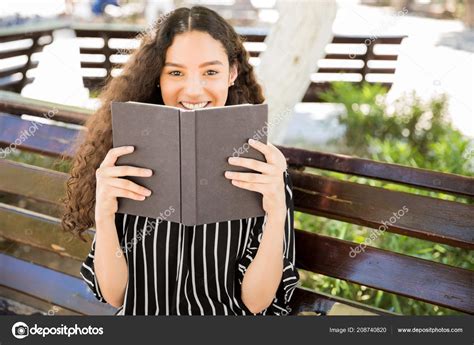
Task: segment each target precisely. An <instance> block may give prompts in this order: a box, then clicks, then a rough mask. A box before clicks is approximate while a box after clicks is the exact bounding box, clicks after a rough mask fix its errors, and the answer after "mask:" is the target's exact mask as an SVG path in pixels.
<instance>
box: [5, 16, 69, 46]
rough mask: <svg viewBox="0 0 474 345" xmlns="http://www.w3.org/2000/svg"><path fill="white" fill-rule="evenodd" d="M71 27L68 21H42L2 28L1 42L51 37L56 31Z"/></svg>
mask: <svg viewBox="0 0 474 345" xmlns="http://www.w3.org/2000/svg"><path fill="white" fill-rule="evenodd" d="M68 26H69V21H68V20H42V21H39V22H38V23H33V24H32V23H29V24H21V25H12V26H9V27H3V28H0V42H2V43H3V42H10V41H16V40H19V39H25V38H31V37H41V36H43V35H51V34H52V32H53V31H54V30H57V29H63V28H66V27H68Z"/></svg>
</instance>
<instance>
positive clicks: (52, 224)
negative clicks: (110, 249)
mask: <svg viewBox="0 0 474 345" xmlns="http://www.w3.org/2000/svg"><path fill="white" fill-rule="evenodd" d="M0 235H1V236H3V237H5V238H7V239H8V240H11V241H14V242H19V243H24V244H27V245H30V246H32V247H37V248H41V249H44V250H48V251H51V252H55V253H57V254H60V255H63V256H68V257H71V258H73V259H76V260H84V259H85V257H86V256H87V255H88V254H89V251H90V248H91V243H92V237H93V231H92V230H89V231H87V232H86V233H84V237H85V238H86V240H87V241H86V242H83V241H81V240H80V239H79V238H77V237H75V236H73V235H72V234H70V233H66V232H64V231H63V230H62V229H61V226H60V221H59V219H57V218H54V217H50V216H47V215H43V214H40V213H36V212H33V211H29V210H25V209H22V208H19V207H16V206H11V205H7V204H4V203H0Z"/></svg>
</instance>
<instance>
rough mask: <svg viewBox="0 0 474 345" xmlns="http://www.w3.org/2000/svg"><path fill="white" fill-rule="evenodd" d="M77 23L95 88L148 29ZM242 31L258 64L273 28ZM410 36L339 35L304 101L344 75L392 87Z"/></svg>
mask: <svg viewBox="0 0 474 345" xmlns="http://www.w3.org/2000/svg"><path fill="white" fill-rule="evenodd" d="M73 28H74V31H75V33H76V36H77V37H78V38H79V44H80V53H81V67H82V73H83V81H84V85H85V86H86V87H88V88H91V89H100V88H101V87H103V85H104V84H105V82H106V80H107V78H109V77H110V76H111V75H112V76H114V75H115V74H114V73H115V72H116V73H118V72H119V70H120V67H121V65H122V64H123V63H124V62H125V61H126V57H127V56H128V55H129V53H131V52H132V51H133V50H134V48H131V47H136V45H137V42H135V45H133V43H131V42H132V41H134V39H135V38H140V37H141V36H142V35H143V34H145V33H147V30H146V28H144V27H139V26H128V27H127V26H125V27H124V26H123V25H110V24H108V25H99V24H97V25H90V24H88V25H87V26H86V25H74V26H73ZM236 31H237V32H238V33H239V34H240V35H241V36H243V37H244V38H245V42H246V43H245V46H246V49H247V50H248V51H249V53H250V56H251V59H250V62H251V63H252V64H255V63H256V60H257V59H258V56H259V55H260V53H262V52H263V51H264V50H265V43H264V42H265V38H266V36H267V32H268V30H267V29H261V28H245V27H236ZM405 37H406V36H383V37H371V36H341V35H335V36H334V37H333V40H332V42H331V44H329V45H328V47H327V50H328V51H329V52H328V53H327V54H326V56H325V57H324V59H322V60H321V61H319V64H322V66H321V67H319V68H318V70H317V71H315V73H312V74H311V75H310V76H309V77H310V79H311V81H312V82H311V84H310V86H309V88H308V90H307V91H306V94H305V96H304V98H303V100H302V101H303V102H315V101H321V99H320V98H319V97H318V94H319V93H321V92H323V91H325V90H327V89H328V88H329V85H330V84H329V82H330V81H332V80H340V79H341V78H342V77H341V75H342V76H343V78H342V79H343V80H347V81H349V82H356V83H361V82H362V81H367V82H378V83H381V84H383V85H384V86H386V87H390V86H391V85H392V82H393V77H394V74H395V67H396V61H397V58H398V53H397V51H396V49H397V47H398V46H399V45H400V44H401V42H402V40H403V39H404V38H405ZM91 45H93V46H91ZM384 50H385V52H384ZM387 50H388V52H387ZM380 51H381V52H380ZM324 65H326V66H325V67H324ZM114 70H116V71H114Z"/></svg>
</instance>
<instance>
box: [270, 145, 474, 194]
mask: <svg viewBox="0 0 474 345" xmlns="http://www.w3.org/2000/svg"><path fill="white" fill-rule="evenodd" d="M277 147H278V148H279V149H280V150H281V151H282V153H283V154H284V155H285V156H286V157H287V161H288V165H293V166H295V167H297V168H298V167H303V166H307V167H312V168H317V169H324V170H330V171H336V172H341V173H345V174H352V175H358V176H364V177H370V178H374V179H378V180H383V181H390V182H396V183H402V184H406V185H409V186H415V187H422V188H428V189H432V190H438V191H441V192H448V193H455V194H459V195H465V196H473V197H474V178H472V177H467V176H461V175H455V174H448V173H441V172H437V171H431V170H426V169H419V168H413V167H408V166H403V165H398V164H389V163H382V162H376V161H372V160H369V159H363V158H357V157H350V156H345V155H341V154H333V153H323V152H317V151H309V150H304V149H297V148H290V147H284V146H277Z"/></svg>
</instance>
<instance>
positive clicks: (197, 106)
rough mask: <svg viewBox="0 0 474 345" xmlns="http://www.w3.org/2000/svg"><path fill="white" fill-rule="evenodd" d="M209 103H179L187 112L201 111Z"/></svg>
mask: <svg viewBox="0 0 474 345" xmlns="http://www.w3.org/2000/svg"><path fill="white" fill-rule="evenodd" d="M210 103H211V102H201V103H187V102H179V104H181V105H182V106H183V108H185V109H188V110H195V109H202V108H206V107H207V106H208V105H209V104H210Z"/></svg>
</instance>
